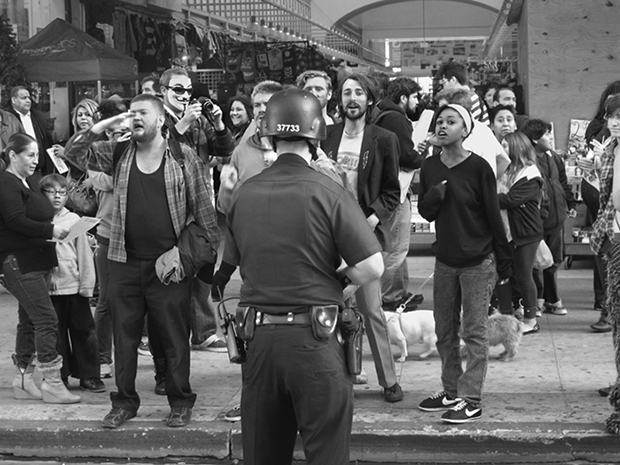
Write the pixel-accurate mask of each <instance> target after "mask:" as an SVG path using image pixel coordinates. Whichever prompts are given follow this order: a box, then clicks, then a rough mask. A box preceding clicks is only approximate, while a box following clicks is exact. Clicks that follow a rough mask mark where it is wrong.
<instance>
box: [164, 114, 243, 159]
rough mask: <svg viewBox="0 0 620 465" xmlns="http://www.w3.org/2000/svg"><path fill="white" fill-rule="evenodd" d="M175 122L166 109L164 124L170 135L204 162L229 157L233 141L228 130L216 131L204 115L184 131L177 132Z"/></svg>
mask: <svg viewBox="0 0 620 465" xmlns="http://www.w3.org/2000/svg"><path fill="white" fill-rule="evenodd" d="M176 123H177V120H175V119H174V117H173V116H172V115H171V114H170V113H169V112H168V111H166V121H165V123H164V125H165V126H166V127H167V128H168V131H169V135H170V137H171V138H172V139H174V140H176V141H179V142H181V143H183V144H185V145H187V146H189V147H191V148H192V149H194V151H195V152H196V154H197V155H198V156H199V157H200V159H201V160H202V161H203V162H205V163H206V164H208V163H209V162H210V161H211V158H212V157H230V156H231V155H232V152H233V150H234V149H235V142H234V140H233V137H232V134H231V133H230V130H228V129H224V130H223V131H221V132H218V131H216V130H215V128H214V127H213V125H212V124H211V123H209V122H208V121H207V119H206V118H205V117H203V116H201V117H200V119H198V120H196V121H194V123H193V124H192V125H191V127H190V128H189V129H188V130H187V131H185V133H183V134H179V132H178V131H177V130H176V128H175V127H174V125H175V124H176Z"/></svg>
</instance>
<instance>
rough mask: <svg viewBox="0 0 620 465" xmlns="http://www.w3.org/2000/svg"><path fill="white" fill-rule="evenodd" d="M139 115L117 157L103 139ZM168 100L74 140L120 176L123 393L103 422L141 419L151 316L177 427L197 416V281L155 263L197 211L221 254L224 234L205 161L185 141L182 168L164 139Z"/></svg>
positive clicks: (115, 260)
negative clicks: (138, 381) (193, 370)
mask: <svg viewBox="0 0 620 465" xmlns="http://www.w3.org/2000/svg"><path fill="white" fill-rule="evenodd" d="M126 118H131V119H132V123H131V126H132V136H131V142H130V144H129V147H128V149H127V150H126V151H125V153H124V154H123V155H122V156H121V157H120V159H119V160H118V161H117V162H115V161H114V159H113V158H114V148H115V146H116V143H115V142H113V141H99V140H98V139H99V136H100V135H101V134H102V133H103V132H104V131H105V130H106V129H107V128H109V127H112V126H114V125H115V124H118V123H119V122H120V121H122V120H124V119H126ZM164 120H165V110H164V107H163V104H162V103H161V101H160V100H159V99H157V98H156V97H154V96H151V95H147V94H142V95H139V96H137V97H135V98H134V99H133V100H132V102H131V106H130V111H129V112H127V113H123V114H121V115H118V116H115V117H112V118H108V119H106V120H103V121H100V122H98V123H96V124H95V125H94V126H93V127H91V129H90V130H88V131H87V132H85V133H82V134H79V135H78V136H76V137H75V138H74V139H72V140H71V141H69V143H68V144H67V147H66V148H65V156H66V158H67V159H68V160H69V161H71V162H73V163H75V164H76V165H78V166H79V167H81V168H82V169H91V170H95V171H102V172H104V173H107V174H110V175H112V176H113V178H114V210H113V214H112V225H111V233H110V246H109V252H108V258H109V259H110V260H111V264H110V281H109V284H108V286H109V288H108V299H109V300H108V304H109V306H110V311H111V316H112V322H113V328H114V345H115V348H114V353H115V359H116V364H115V367H116V369H115V375H116V387H117V389H118V391H117V392H113V393H112V394H111V399H112V410H111V411H110V413H108V415H107V416H106V417H105V418H104V420H103V426H104V427H106V428H117V427H119V426H120V425H122V424H123V423H124V422H125V421H126V420H128V419H130V418H133V417H135V416H136V413H137V411H138V408H139V407H140V397H139V396H138V393H137V392H136V389H135V378H136V371H137V357H138V356H137V348H138V345H139V343H140V340H141V336H142V328H143V324H144V317H145V315H146V314H147V313H148V315H149V318H148V323H147V324H148V330H149V334H150V335H151V337H158V338H160V340H161V342H162V344H164V345H165V347H166V362H167V365H168V373H167V375H168V376H167V377H166V394H167V396H168V402H169V404H170V407H171V411H170V415H169V417H168V419H167V420H166V422H167V425H168V426H171V427H178V426H185V425H186V424H187V423H189V421H190V420H191V413H192V407H193V405H194V403H195V401H196V395H195V394H194V393H193V392H192V390H191V387H190V384H189V369H190V347H189V300H190V288H189V282H190V280H189V279H187V278H186V279H183V280H182V281H181V282H179V283H170V284H169V285H164V284H162V282H161V281H160V280H159V278H158V277H157V275H156V274H155V261H156V260H157V258H158V257H159V256H160V255H162V254H163V253H165V252H167V251H168V250H170V249H171V248H172V247H173V246H175V245H176V243H177V240H178V238H179V235H180V234H181V231H182V230H183V228H184V227H185V225H186V222H187V219H188V215H189V214H191V215H192V216H193V217H194V219H195V220H196V222H197V223H198V224H199V225H200V226H201V227H202V228H203V229H204V230H205V231H206V232H207V234H208V237H209V240H210V244H211V247H212V249H213V251H214V252H215V251H217V248H218V246H219V242H220V234H219V229H218V226H217V218H216V214H215V210H214V208H213V203H212V200H211V197H210V194H209V189H208V186H207V182H206V181H205V178H204V175H203V173H204V166H203V162H202V161H201V160H200V159H199V158H198V157H197V156H196V155H195V153H194V151H193V150H192V149H190V148H189V147H187V146H185V145H181V149H182V151H183V155H184V166H183V167H181V166H180V165H179V163H178V162H177V161H176V159H175V157H174V156H173V154H172V153H171V151H170V149H169V148H168V143H167V141H166V139H165V138H164V137H163V136H162V131H161V129H162V126H163V124H164Z"/></svg>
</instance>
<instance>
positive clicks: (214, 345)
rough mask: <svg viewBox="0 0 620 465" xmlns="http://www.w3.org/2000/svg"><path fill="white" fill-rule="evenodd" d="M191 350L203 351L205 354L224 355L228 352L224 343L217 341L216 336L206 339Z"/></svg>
mask: <svg viewBox="0 0 620 465" xmlns="http://www.w3.org/2000/svg"><path fill="white" fill-rule="evenodd" d="M192 350H204V351H206V352H220V353H224V352H227V351H228V348H227V347H226V343H225V342H224V341H222V340H221V339H219V338H218V337H217V336H211V337H208V338H207V340H206V341H204V342H203V343H202V344H198V345H192Z"/></svg>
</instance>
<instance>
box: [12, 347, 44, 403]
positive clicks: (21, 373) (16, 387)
mask: <svg viewBox="0 0 620 465" xmlns="http://www.w3.org/2000/svg"><path fill="white" fill-rule="evenodd" d="M13 362H14V363H15V368H16V369H17V375H16V376H15V379H14V380H13V395H14V396H15V398H16V399H42V398H43V395H42V394H41V390H40V389H39V388H38V387H37V385H36V384H35V382H34V378H33V376H32V374H33V373H34V365H33V364H32V361H31V362H30V363H28V366H26V367H25V368H22V367H20V366H19V365H18V364H17V358H16V357H15V355H13Z"/></svg>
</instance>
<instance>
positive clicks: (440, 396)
mask: <svg viewBox="0 0 620 465" xmlns="http://www.w3.org/2000/svg"><path fill="white" fill-rule="evenodd" d="M460 401H461V399H459V398H458V397H450V396H449V395H448V393H447V392H446V391H438V392H436V393H435V394H433V395H432V396H430V397H427V398H426V399H424V400H423V401H422V402H420V405H418V408H419V409H420V410H424V411H425V412H438V411H439V410H446V409H449V408H452V407H454V406H455V405H456V404H458V403H459V402H460Z"/></svg>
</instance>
